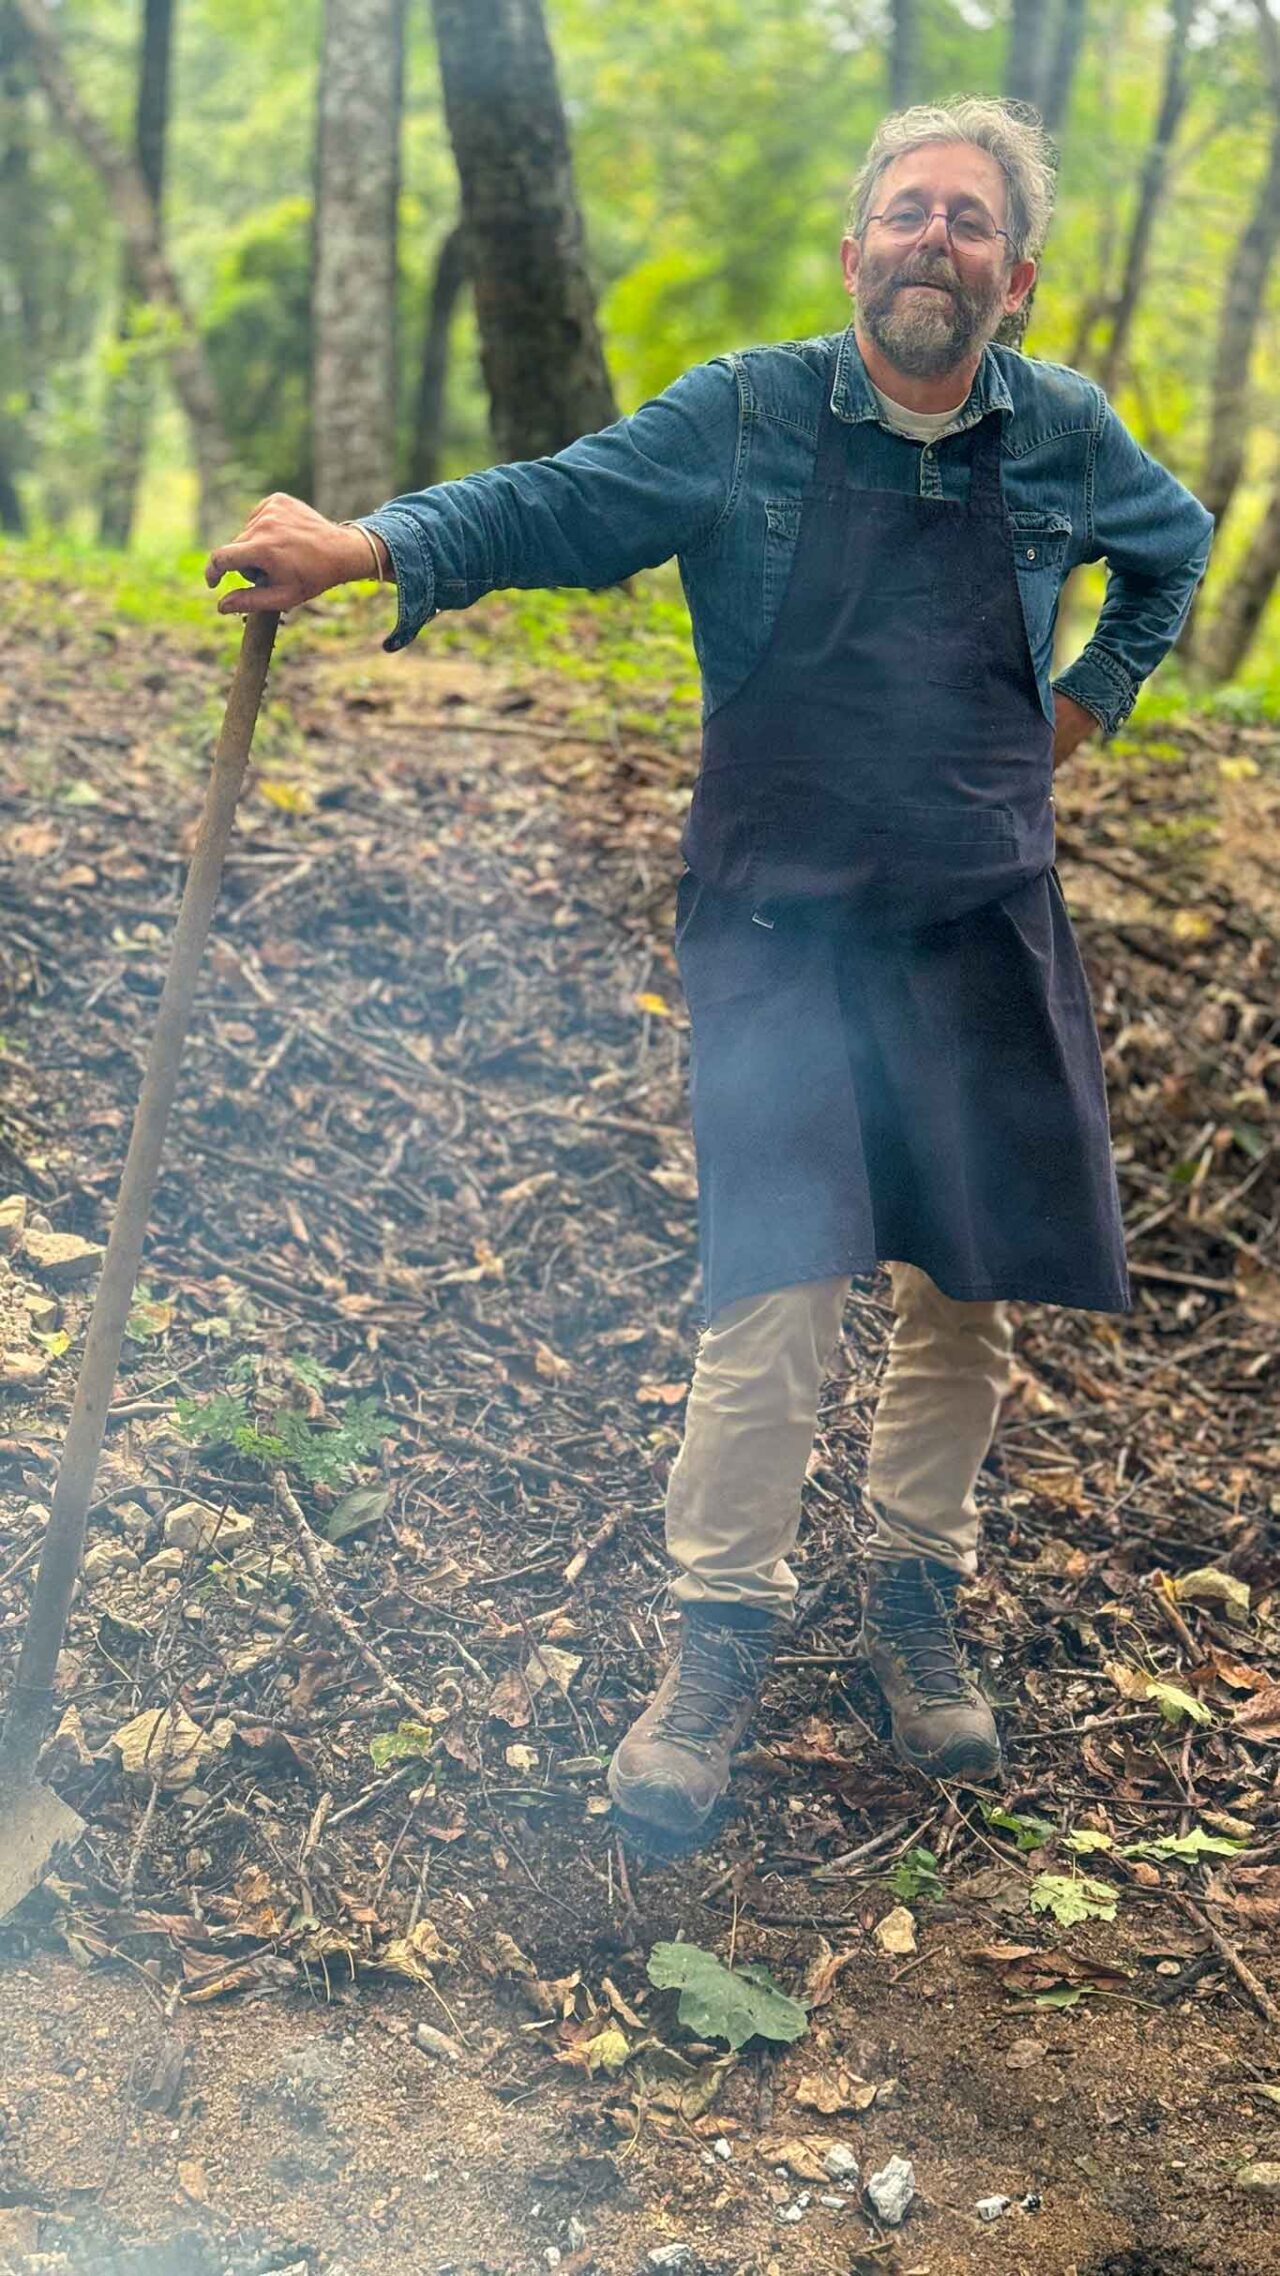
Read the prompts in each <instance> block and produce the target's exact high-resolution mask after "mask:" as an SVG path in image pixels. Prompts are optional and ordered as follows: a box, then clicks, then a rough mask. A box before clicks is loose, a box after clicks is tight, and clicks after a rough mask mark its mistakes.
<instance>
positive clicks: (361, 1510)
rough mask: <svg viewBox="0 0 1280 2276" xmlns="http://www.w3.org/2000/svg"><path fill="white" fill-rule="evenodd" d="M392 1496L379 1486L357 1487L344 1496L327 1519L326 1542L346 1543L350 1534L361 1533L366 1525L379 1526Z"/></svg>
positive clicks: (324, 1528)
mask: <svg viewBox="0 0 1280 2276" xmlns="http://www.w3.org/2000/svg"><path fill="white" fill-rule="evenodd" d="M390 1500H391V1495H390V1493H389V1492H388V1491H387V1490H386V1489H385V1488H381V1487H378V1486H355V1487H353V1488H352V1491H351V1492H350V1493H349V1494H344V1495H343V1497H342V1500H341V1501H340V1502H339V1503H338V1506H337V1508H336V1509H331V1510H330V1512H329V1515H328V1517H327V1518H326V1519H325V1522H324V1526H323V1532H324V1537H325V1540H326V1541H345V1540H346V1538H347V1535H348V1534H349V1533H359V1532H361V1531H362V1530H363V1529H364V1527H365V1526H366V1525H378V1524H380V1523H381V1521H382V1518H383V1517H384V1515H385V1514H386V1510H387V1506H388V1504H389V1503H390Z"/></svg>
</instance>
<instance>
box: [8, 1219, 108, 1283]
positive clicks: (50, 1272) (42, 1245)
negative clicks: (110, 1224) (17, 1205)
mask: <svg viewBox="0 0 1280 2276" xmlns="http://www.w3.org/2000/svg"><path fill="white" fill-rule="evenodd" d="M105 1253H106V1252H105V1250H103V1249H102V1248H100V1247H99V1245H98V1243H97V1242H96V1241H82V1240H81V1238H80V1235H79V1234H78V1233H42V1232H41V1231H40V1230H39V1229H38V1227H37V1226H36V1225H35V1224H34V1222H33V1223H32V1224H29V1225H28V1227H27V1230H26V1232H25V1234H24V1235H23V1240H22V1254H23V1256H24V1257H25V1258H26V1259H27V1262H28V1264H33V1265H34V1266H35V1268H36V1271H37V1272H38V1273H40V1274H42V1275H43V1277H44V1279H46V1280H49V1281H52V1283H53V1285H54V1287H55V1288H69V1287H71V1286H72V1285H73V1284H74V1283H75V1282H76V1281H78V1280H88V1278H89V1277H90V1275H91V1274H92V1273H95V1272H96V1271H97V1269H98V1267H99V1265H100V1264H101V1262H102V1259H103V1257H104V1255H105Z"/></svg>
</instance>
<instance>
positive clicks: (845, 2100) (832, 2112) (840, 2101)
mask: <svg viewBox="0 0 1280 2276" xmlns="http://www.w3.org/2000/svg"><path fill="white" fill-rule="evenodd" d="M875 2098H876V2090H875V2087H874V2086H870V2085H868V2083H867V2081H866V2079H865V2078H859V2076H858V2074H857V2072H856V2071H851V2070H846V2069H845V2067H844V2065H843V2064H838V2065H837V2066H836V2068H835V2069H834V2070H830V2071H806V2072H805V2074H804V2076H803V2077H802V2078H801V2080H800V2082H799V2084H798V2086H797V2087H796V2091H795V2094H794V2095H793V2097H792V2099H793V2101H794V2102H796V2103H797V2104H798V2105H799V2107H800V2109H801V2110H817V2111H819V2112H820V2113H821V2115H822V2116H823V2117H824V2118H834V2117H835V2116H836V2115H837V2113H838V2112H840V2111H841V2110H869V2109H870V2108H871V2105H872V2103H873V2102H874V2101H875Z"/></svg>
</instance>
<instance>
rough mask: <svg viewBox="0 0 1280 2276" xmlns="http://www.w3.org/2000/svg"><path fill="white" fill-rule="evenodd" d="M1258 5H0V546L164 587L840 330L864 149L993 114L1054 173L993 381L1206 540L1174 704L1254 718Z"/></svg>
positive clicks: (1265, 209)
mask: <svg viewBox="0 0 1280 2276" xmlns="http://www.w3.org/2000/svg"><path fill="white" fill-rule="evenodd" d="M1273 5H1274V0H1171V4H1170V5H1168V6H1158V5H1148V4H1146V0H998V4H990V0H988V4H983V0H895V4H886V0H700V4H699V5H698V6H697V7H696V9H694V10H692V11H690V10H688V9H686V8H684V7H681V6H678V5H676V4H675V0H429V4H428V0H420V4H416V5H408V0H293V4H292V5H291V6H290V7H289V8H288V9H283V8H279V7H270V6H268V7H266V8H262V9H256V10H253V9H246V8H244V7H243V6H241V5H239V0H60V4H58V5H56V6H51V5H48V4H47V0H0V530H2V531H3V532H5V533H6V534H7V536H8V537H9V538H11V539H13V540H15V541H18V542H19V543H22V544H24V545H25V546H32V547H37V548H40V549H46V550H47V549H49V548H51V547H52V548H58V549H65V548H70V549H98V548H103V547H105V548H115V549H125V548H128V549H131V550H132V552H133V553H134V555H135V557H137V558H139V559H157V558H164V559H165V560H167V561H169V562H172V561H173V560H174V559H175V558H176V557H178V556H180V555H185V554H186V553H187V551H188V550H189V549H191V548H193V547H194V546H196V545H197V544H198V543H199V542H200V541H201V540H205V541H207V540H210V539H212V538H214V537H216V536H225V535H227V534H228V533H229V531H230V529H231V528H233V527H234V526H235V525H236V523H237V522H238V520H239V519H240V517H241V516H242V513H243V510H244V508H245V507H246V506H247V505H249V504H251V503H252V502H253V501H254V500H255V499H256V498H257V497H258V496H260V495H261V494H262V493H263V492H264V491H266V490H269V489H286V490H291V491H294V492H297V493H299V494H301V495H304V496H307V497H309V498H311V499H313V501H314V502H315V503H316V504H317V505H318V506H320V507H321V509H322V510H323V511H325V512H328V513H331V514H334V515H337V516H341V515H348V514H354V513H357V512H360V511H366V510H369V509H371V508H372V507H373V506H374V505H377V504H379V503H380V502H381V501H382V500H383V499H384V498H385V497H387V496H389V495H392V494H394V493H395V492H397V491H400V490H403V489H409V488H418V487H421V486H423V485H425V484H426V483H428V482H431V481H436V480H440V479H445V478H448V477H451V476H455V475H458V474H462V473H465V472H466V471H468V470H469V469H471V468H473V467H477V466H481V465H484V464H487V463H492V462H493V461H494V460H500V459H510V458H517V457H531V456H536V455H538V454H539V453H541V452H545V451H552V450H555V449H557V448H559V447H561V446H562V445H563V444H564V443H565V442H567V441H569V440H570V439H571V438H572V436H573V435H575V434H577V433H581V432H584V431H587V430H589V429H591V428H593V427H598V426H600V425H603V424H605V423H607V421H608V420H609V419H611V418H612V417H613V416H615V415H616V413H617V411H619V410H623V411H626V410H630V409H633V408H634V407H635V406H636V404H637V403H639V402H640V401H641V400H642V399H643V398H644V397H646V396H648V395H650V394H652V393H654V392H655V391H656V390H658V389H660V388H662V387H664V386H665V385H666V384H667V383H668V382H669V381H670V380H672V379H673V378H674V377H675V376H676V375H677V374H678V373H679V372H680V371H682V370H684V369H685V368H687V366H688V365H690V364H691V363H694V362H697V361H699V360H700V359H702V358H704V357H706V356H709V355H713V354H716V353H718V352H720V351H721V350H724V349H726V348H731V347H737V346H742V345H746V344H749V343H751V342H755V341H762V340H778V339H786V338H794V337H799V336H803V335H806V334H809V333H814V332H828V331H834V330H837V329H839V328H840V327H841V326H842V325H843V324H844V322H845V321H846V320H847V315H848V306H847V302H846V301H845V298H844V295H843V292H842V289H841V284H840V275H839V263H838V240H839V237H840V234H841V227H842V215H843V210H844V200H845V197H846V194H847V190H848V185H849V182H850V179H851V176H852V174H853V172H854V170H855V169H856V167H857V165H858V163H859V161H860V158H861V156H862V153H863V151H864V149H865V147H866V144H867V141H868V138H869V136H870V134H871V133H872V131H873V128H874V126H875V123H876V121H877V119H878V117H879V116H880V115H881V114H882V113H883V112H884V111H885V110H886V109H887V108H889V107H890V106H891V105H898V104H901V103H903V102H907V101H913V100H919V99H927V98H931V97H941V96H945V95H949V94H953V93H956V92H960V91H964V90H985V91H992V92H995V91H1000V92H1004V93H1006V94H1009V95H1012V96H1015V97H1016V98H1018V99H1019V100H1023V101H1028V102H1032V103H1034V104H1035V105H1036V106H1037V107H1038V108H1039V110H1040V111H1041V113H1042V115H1043V116H1044V118H1045V120H1046V122H1047V124H1048V125H1049V127H1050V129H1051V131H1052V133H1053V134H1054V137H1055V139H1056V141H1057V143H1058V146H1059V149H1060V191H1059V204H1058V213H1057V219H1056V221H1055V225H1054V229H1053V233H1052V236H1051V239H1050V242H1049V245H1048V248H1047V251H1046V254H1045V258H1044V261H1043V264H1042V268H1041V276H1040V281H1039V283H1038V286H1037V289H1036V294H1035V297H1034V302H1033V305H1032V308H1031V312H1030V319H1029V322H1028V324H1027V327H1026V333H1025V339H1024V340H1023V341H1022V342H1021V344H1022V346H1023V347H1024V349H1025V352H1026V353H1028V354H1031V355H1034V356H1041V357H1046V358H1050V359H1053V360H1055V361H1060V362H1065V363H1068V364H1071V365H1074V366H1076V367H1078V368H1079V369H1081V370H1084V371H1087V372H1089V373H1090V374H1092V375H1093V376H1094V377H1095V378H1097V379H1098V380H1099V381H1100V382H1101V384H1102V385H1103V386H1104V387H1105V388H1106V389H1107V391H1108V393H1109V394H1110V395H1111V397H1112V399H1113V400H1114V401H1115V403H1116V404H1117V407H1118V408H1119V410H1120V411H1121V413H1122V415H1123V416H1124V418H1125V419H1126V420H1127V421H1128V423H1129V424H1130V426H1131V427H1132V429H1133V431H1134V432H1135V433H1136V434H1137V435H1138V437H1139V438H1140V440H1141V441H1142V442H1143V443H1144V444H1145V445H1146V446H1147V447H1148V448H1149V449H1150V450H1152V451H1153V452H1154V453H1156V455H1157V456H1159V457H1160V458H1161V459H1163V460H1164V461H1165V462H1166V463H1167V464H1168V465H1170V466H1171V467H1172V468H1173V469H1174V470H1175V472H1176V473H1178V474H1179V475H1180V476H1181V478H1182V479H1183V480H1184V481H1186V482H1187V483H1188V484H1189V485H1190V486H1191V487H1192V488H1193V489H1195V490H1196V491H1197V493H1198V494H1199V495H1200V496H1201V497H1202V498H1203V499H1204V500H1205V502H1206V504H1207V505H1209V506H1210V508H1211V509H1212V510H1213V511H1214V513H1215V514H1216V515H1217V516H1218V517H1219V536H1218V542H1217V545H1216V548H1215V555H1214V560H1213V564H1212V566H1211V570H1210V574H1209V577H1208V579H1207V581H1206V585H1205V588H1204V591H1203V594H1202V596H1201V602H1200V605H1199V607H1198V608H1197V610H1196V613H1195V617H1194V620H1193V623H1192V624H1191V626H1190V627H1189V628H1188V631H1187V634H1186V635H1185V636H1184V639H1183V641H1182V643H1181V645H1180V651H1179V653H1178V655H1177V656H1175V657H1174V658H1173V659H1171V660H1170V663H1169V665H1167V666H1166V667H1165V671H1164V674H1163V675H1162V676H1161V677H1162V681H1163V684H1164V687H1165V694H1166V700H1167V698H1168V695H1169V694H1170V692H1174V691H1176V692H1177V693H1178V694H1179V695H1181V693H1182V692H1183V691H1185V692H1186V694H1187V696H1188V697H1194V698H1195V699H1196V700H1198V701H1200V702H1203V701H1205V700H1209V701H1210V702H1212V703H1213V704H1214V705H1215V707H1221V706H1224V705H1225V706H1226V707H1227V708H1232V707H1235V708H1237V709H1239V710H1240V711H1242V712H1246V713H1265V714H1272V713H1274V712H1275V711H1277V710H1278V709H1280V661H1278V660H1277V658H1276V655H1275V649H1276V641H1275V638H1274V633H1275V630H1276V626H1277V623H1278V622H1280V619H1278V618H1277V616H1276V614H1275V613H1274V612H1275V607H1276V605H1277V604H1276V602H1275V591H1276V585H1277V580H1278V578H1280V450H1278V448H1277V423H1278V414H1280V358H1278V357H1277V353H1276V349H1277V324H1278V320H1280V260H1277V258H1276V252H1277V246H1278V245H1280V17H1277V15H1276V14H1275V13H1273ZM1091 574H1092V576H1093V577H1094V578H1095V579H1096V577H1097V575H1098V573H1097V572H1094V573H1091ZM1077 587H1078V589H1077V590H1076V592H1075V593H1074V594H1073V595H1072V596H1070V597H1069V602H1068V605H1067V607H1066V609H1065V610H1064V624H1063V627H1062V637H1063V644H1064V646H1066V647H1068V648H1069V647H1071V646H1072V644H1073V642H1074V641H1075V639H1076V638H1077V636H1079V637H1083V633H1082V630H1081V625H1080V620H1081V619H1082V618H1083V616H1084V614H1085V613H1086V612H1087V611H1088V609H1089V608H1090V607H1091V606H1094V605H1096V600H1097V594H1098V591H1099V590H1100V586H1098V585H1097V584H1096V583H1094V584H1091V582H1090V579H1089V578H1087V577H1086V578H1085V579H1083V580H1077Z"/></svg>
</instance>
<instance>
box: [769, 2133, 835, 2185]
mask: <svg viewBox="0 0 1280 2276" xmlns="http://www.w3.org/2000/svg"><path fill="white" fill-rule="evenodd" d="M838 2146H839V2145H838V2144H837V2143H836V2141H835V2140H834V2139H833V2137H832V2136H831V2135H830V2134H768V2135H766V2137H765V2138H764V2140H763V2141H759V2142H757V2143H756V2148H757V2150H758V2151H759V2153H760V2155H761V2157H762V2158H763V2159H764V2160H765V2163H766V2164H767V2165H785V2167H786V2169H787V2171H788V2173H791V2174H794V2175H795V2178H796V2180H797V2181H821V2182H825V2183H826V2184H827V2186H828V2187H829V2186H830V2179H831V2177H830V2175H829V2174H828V2172H827V2168H826V2165H825V2163H824V2162H823V2161H824V2159H825V2158H826V2155H827V2152H828V2150H833V2149H836V2148H837V2147H838Z"/></svg>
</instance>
